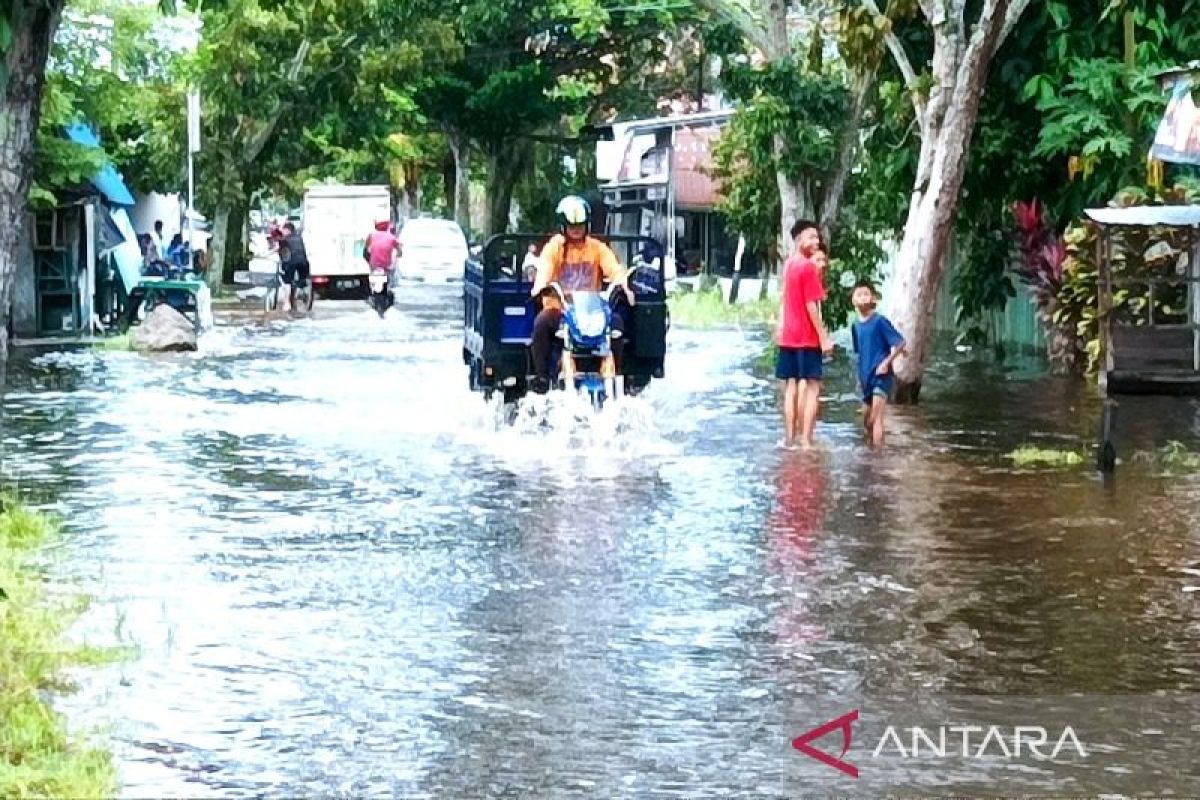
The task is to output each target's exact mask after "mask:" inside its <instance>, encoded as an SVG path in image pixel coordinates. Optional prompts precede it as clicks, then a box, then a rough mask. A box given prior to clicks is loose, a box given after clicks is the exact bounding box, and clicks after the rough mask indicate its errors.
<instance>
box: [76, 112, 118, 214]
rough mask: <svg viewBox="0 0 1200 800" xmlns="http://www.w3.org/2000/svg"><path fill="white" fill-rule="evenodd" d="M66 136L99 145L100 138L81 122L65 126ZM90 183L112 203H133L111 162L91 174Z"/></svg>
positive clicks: (83, 142) (79, 142)
mask: <svg viewBox="0 0 1200 800" xmlns="http://www.w3.org/2000/svg"><path fill="white" fill-rule="evenodd" d="M67 138H68V139H70V140H71V141H72V142H75V143H77V144H81V145H84V146H86V147H100V139H99V138H97V137H96V134H95V132H93V131H92V129H91V128H89V127H88V126H87V125H84V124H83V123H76V124H74V125H72V126H71V127H69V128H67ZM92 185H93V186H95V187H96V188H97V189H98V190H100V193H101V194H103V195H104V196H105V197H106V198H108V201H109V202H110V203H112V204H114V205H118V206H130V207H132V206H133V205H134V199H133V195H132V194H130V193H129V188H128V187H127V186H126V185H125V181H124V180H122V178H121V173H119V172H117V170H116V169H114V168H113V166H112V165H111V164H105V165H104V166H103V167H101V169H100V171H99V172H97V173H96V174H95V175H93V176H92Z"/></svg>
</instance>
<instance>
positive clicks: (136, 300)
mask: <svg viewBox="0 0 1200 800" xmlns="http://www.w3.org/2000/svg"><path fill="white" fill-rule="evenodd" d="M203 287H204V281H202V280H198V279H197V280H184V279H175V278H142V279H141V280H140V281H138V283H137V286H135V287H134V288H133V292H131V293H130V295H129V308H128V310H127V311H126V313H125V316H124V318H123V319H122V324H121V330H122V332H124V331H127V330H129V327H130V326H131V325H133V324H134V323H135V322H136V321H137V319H138V311H139V310H141V309H143V308H144V309H145V310H146V311H147V312H150V311H152V310H153V309H154V308H155V307H156V306H157V305H158V304H159V303H166V302H169V298H170V296H171V295H172V294H173V293H179V292H184V293H186V294H187V295H188V298H187V302H186V303H185V304H184V305H183V307H182V308H179V307H178V306H175V308H176V310H177V311H179V312H180V313H181V314H183V315H184V316H185V317H187V318H188V319H189V320H191V323H192V325H194V326H195V327H196V330H197V331H199V330H200V327H201V319H200V307H199V302H198V300H197V293H198V292H199V291H200V290H201V289H202V288H203Z"/></svg>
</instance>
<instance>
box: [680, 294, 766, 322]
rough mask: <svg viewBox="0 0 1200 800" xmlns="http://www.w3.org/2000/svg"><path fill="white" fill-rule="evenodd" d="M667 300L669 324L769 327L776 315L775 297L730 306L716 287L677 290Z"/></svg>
mask: <svg viewBox="0 0 1200 800" xmlns="http://www.w3.org/2000/svg"><path fill="white" fill-rule="evenodd" d="M669 302H670V306H671V324H672V325H680V326H682V327H684V328H729V327H762V328H769V327H771V326H772V325H773V324H774V322H775V320H776V318H777V317H778V315H779V300H778V299H772V298H767V299H765V300H759V299H757V298H756V299H755V300H754V301H752V302H749V303H739V304H738V305H733V306H731V305H729V304H728V303H726V302H725V300H724V298H722V296H721V292H720V291H719V290H717V289H709V290H705V291H700V292H686V293H683V294H677V295H674V296H672V297H671V299H670V301H669Z"/></svg>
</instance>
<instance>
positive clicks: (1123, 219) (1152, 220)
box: [1084, 205, 1200, 227]
mask: <svg viewBox="0 0 1200 800" xmlns="http://www.w3.org/2000/svg"><path fill="white" fill-rule="evenodd" d="M1084 213H1085V214H1087V215H1088V217H1089V218H1091V219H1092V220H1093V221H1094V222H1098V223H1099V224H1101V225H1140V226H1146V225H1175V226H1180V227H1183V226H1188V225H1200V205H1195V206H1130V207H1129V208H1090V209H1088V210H1087V211H1085V212H1084Z"/></svg>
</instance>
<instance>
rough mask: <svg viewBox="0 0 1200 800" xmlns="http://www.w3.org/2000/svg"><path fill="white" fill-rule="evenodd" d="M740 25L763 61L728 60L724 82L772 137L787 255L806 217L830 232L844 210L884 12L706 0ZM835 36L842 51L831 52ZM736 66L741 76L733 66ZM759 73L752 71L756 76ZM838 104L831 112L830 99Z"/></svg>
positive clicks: (815, 2) (766, 0) (823, 0)
mask: <svg viewBox="0 0 1200 800" xmlns="http://www.w3.org/2000/svg"><path fill="white" fill-rule="evenodd" d="M698 2H699V4H700V5H701V6H703V7H705V8H707V9H708V10H709V11H710V12H711V13H713V14H714V15H716V16H717V17H718V18H720V19H724V20H726V21H728V22H729V23H731V24H733V25H734V26H735V27H736V28H737V30H738V31H739V32H740V34H741V35H742V36H743V37H744V39H745V40H746V43H747V44H748V45H749V46H750V47H751V48H752V49H753V50H754V51H755V52H756V54H757V55H758V56H759V57H760V58H761V59H762V61H763V62H764V63H763V64H762V66H761V67H760V68H757V69H754V70H748V69H746V68H741V69H739V68H737V67H736V66H735V65H734V63H731V64H730V65H729V66H727V69H726V73H727V74H726V75H725V76H723V81H724V83H725V84H726V86H727V87H728V88H730V89H731V90H732V92H733V94H734V96H735V97H737V98H739V99H741V100H742V101H743V102H744V103H745V105H744V106H743V111H742V112H741V113H743V114H745V115H747V116H748V117H753V118H754V119H747V120H746V121H745V122H746V123H747V124H749V125H750V126H751V127H753V128H755V129H756V130H757V131H758V136H759V137H761V136H762V135H767V136H769V141H770V146H771V157H772V159H773V161H774V163H775V182H776V188H777V191H778V193H779V221H778V223H779V224H778V228H777V230H778V231H779V233H778V237H779V242H778V250H779V253H778V255H779V256H782V255H783V254H785V253H786V252H787V251H788V250H789V249H790V247H791V243H790V241H789V240H788V236H787V231H788V230H790V228H791V226H792V223H793V222H795V221H796V220H797V219H800V218H805V219H812V220H814V221H817V222H818V223H819V224H820V226H821V229H822V231H823V232H824V233H825V235H826V237H829V236H830V235H831V234H832V233H833V229H834V228H835V226H836V224H837V221H838V219H839V216H840V215H841V211H842V204H843V200H844V198H845V194H846V188H847V184H848V181H849V178H850V174H851V172H852V170H853V168H854V164H855V158H856V153H857V150H858V147H859V143H860V139H861V127H862V124H863V121H864V117H865V115H866V113H867V109H868V105H869V99H870V95H871V91H872V89H873V87H874V84H875V76H876V72H877V69H878V66H879V60H880V55H881V52H882V50H881V47H880V45H879V38H880V37H879V30H878V29H879V28H880V27H882V25H883V24H884V21H880V20H876V19H875V18H874V17H873V16H872V15H871V14H870V13H868V12H866V11H865V10H864V9H862V8H861V7H859V6H858V5H857V4H852V5H849V6H845V7H841V6H839V4H837V3H833V2H829V1H828V0H790V1H789V0H698ZM833 32H837V33H838V34H839V35H838V36H837V38H836V42H837V51H838V52H839V54H840V59H838V60H837V61H836V62H831V61H829V60H827V59H826V52H825V51H826V49H827V45H828V44H830V43H831V42H833V41H834V36H833ZM729 73H732V74H729ZM751 76H753V77H751ZM831 103H835V104H837V105H839V106H840V107H839V109H838V111H837V112H836V113H830V112H831V109H830V104H831Z"/></svg>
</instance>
